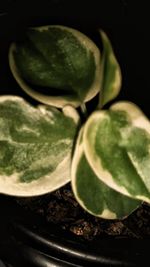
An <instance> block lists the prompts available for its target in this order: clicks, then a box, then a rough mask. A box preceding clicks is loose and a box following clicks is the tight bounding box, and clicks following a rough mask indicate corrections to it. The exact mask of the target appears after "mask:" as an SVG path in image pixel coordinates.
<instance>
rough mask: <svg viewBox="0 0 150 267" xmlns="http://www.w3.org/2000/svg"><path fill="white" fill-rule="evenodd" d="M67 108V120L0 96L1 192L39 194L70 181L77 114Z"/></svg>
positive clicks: (42, 108) (50, 110) (51, 111)
mask: <svg viewBox="0 0 150 267" xmlns="http://www.w3.org/2000/svg"><path fill="white" fill-rule="evenodd" d="M67 109H68V110H67V111H68V113H69V115H68V116H70V117H67V116H66V115H64V114H63V113H62V112H60V111H58V110H57V109H55V108H52V107H48V106H42V105H40V106H38V107H37V108H36V107H33V106H31V105H30V104H28V103H27V102H25V101H24V100H23V99H22V98H19V97H14V96H1V97H0V192H1V193H6V194H10V195H16V196H17V195H19V196H30V195H32V196H34V195H40V194H44V193H47V192H50V191H53V190H55V189H57V188H59V187H61V186H63V185H64V184H66V183H67V182H68V181H70V160H71V153H72V146H73V140H74V136H75V133H76V124H75V122H74V120H73V119H72V118H71V114H73V118H74V117H75V116H74V113H75V112H76V111H75V110H74V109H73V108H72V107H70V108H69V107H68V108H67ZM64 112H65V113H66V110H65V111H64Z"/></svg>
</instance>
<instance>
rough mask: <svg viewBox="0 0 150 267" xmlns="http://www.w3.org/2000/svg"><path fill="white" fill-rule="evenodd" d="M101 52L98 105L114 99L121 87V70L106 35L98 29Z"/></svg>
mask: <svg viewBox="0 0 150 267" xmlns="http://www.w3.org/2000/svg"><path fill="white" fill-rule="evenodd" d="M100 34H101V38H102V43H103V53H102V59H101V93H100V106H101V107H102V106H104V105H105V104H106V103H108V102H109V101H111V100H112V99H114V98H115V97H116V96H117V95H118V94H119V92H120V89H121V81H122V78H121V70H120V66H119V64H118V62H117V59H116V57H115V54H114V52H113V48H112V46H111V43H110V40H109V39H108V37H107V35H106V34H105V33H104V32H103V31H100Z"/></svg>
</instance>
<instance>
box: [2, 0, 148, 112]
mask: <svg viewBox="0 0 150 267" xmlns="http://www.w3.org/2000/svg"><path fill="white" fill-rule="evenodd" d="M0 12H1V13H7V14H5V15H4V14H3V15H1V16H0V69H1V74H0V92H1V94H8V93H12V94H19V95H23V96H24V97H26V95H25V94H24V93H23V92H22V91H21V90H20V88H19V87H18V86H17V85H16V83H15V81H14V80H13V78H12V76H11V74H10V71H9V67H8V61H7V53H8V47H9V44H10V42H11V41H12V40H16V39H17V38H19V36H20V35H21V33H22V31H23V28H24V27H26V26H28V25H34V26H35V25H40V24H62V25H66V26H71V27H74V28H76V29H79V30H80V31H82V32H84V33H86V34H87V35H88V36H90V37H91V38H92V39H93V40H94V41H95V42H96V43H97V44H98V45H100V38H99V35H98V31H97V30H98V29H99V28H102V29H103V30H104V31H106V33H107V34H108V36H109V38H110V40H111V42H112V45H113V48H114V51H115V54H116V56H117V59H118V61H119V63H120V65H121V69H122V76H123V85H122V90H121V93H120V95H119V97H118V99H124V100H125V99H126V100H130V101H133V102H135V103H136V104H138V105H139V106H140V107H141V108H142V109H143V110H144V112H145V113H146V114H147V115H148V116H150V109H149V76H150V75H149V69H150V67H149V51H150V40H149V26H148V20H149V8H148V4H146V1H145V2H144V1H129V0H109V1H108V0H105V1H101V0H99V1H98V0H97V1H96V0H92V1H88V0H87V1H85V0H80V1H71V0H70V1H69V0H42V1H38V0H37V1H34V0H30V1H23V0H21V1H19V0H18V1H1V2H0ZM27 98H28V97H27ZM28 99H29V98H28ZM118 99H117V100H118ZM29 100H30V99H29Z"/></svg>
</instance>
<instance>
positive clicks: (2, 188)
mask: <svg viewBox="0 0 150 267" xmlns="http://www.w3.org/2000/svg"><path fill="white" fill-rule="evenodd" d="M7 100H10V101H19V102H22V103H24V102H26V101H25V100H24V99H23V98H21V97H18V96H13V95H5V96H0V102H1V103H2V102H5V101H7ZM37 108H39V109H41V108H44V106H42V105H39V106H38V107H37ZM67 111H68V112H69V117H71V114H73V116H72V117H73V120H74V121H76V122H77V118H78V117H77V114H76V111H75V109H74V108H73V107H67ZM65 116H67V115H66V114H65ZM70 154H71V153H69V154H68V155H66V157H65V158H64V160H63V161H62V162H61V163H60V164H59V165H58V166H57V168H56V170H55V171H54V172H53V173H52V174H50V175H48V174H47V175H45V176H44V177H42V178H40V179H38V180H35V181H32V182H30V183H21V182H18V178H19V173H14V174H13V175H11V176H6V175H0V193H2V194H6V195H12V196H20V197H21V196H22V197H28V196H38V195H43V194H46V193H49V192H52V191H54V190H56V189H58V188H60V187H62V186H64V185H65V184H67V183H68V182H69V181H70V176H71V174H70V168H71V155H70Z"/></svg>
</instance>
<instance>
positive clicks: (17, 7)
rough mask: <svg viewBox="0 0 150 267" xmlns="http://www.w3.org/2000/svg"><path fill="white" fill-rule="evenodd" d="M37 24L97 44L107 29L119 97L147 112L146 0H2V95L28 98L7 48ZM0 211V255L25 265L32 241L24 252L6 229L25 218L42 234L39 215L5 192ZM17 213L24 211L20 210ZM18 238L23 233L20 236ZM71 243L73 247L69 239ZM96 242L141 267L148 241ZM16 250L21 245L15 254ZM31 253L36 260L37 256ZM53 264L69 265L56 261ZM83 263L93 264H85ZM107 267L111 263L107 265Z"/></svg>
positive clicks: (101, 249) (149, 111)
mask: <svg viewBox="0 0 150 267" xmlns="http://www.w3.org/2000/svg"><path fill="white" fill-rule="evenodd" d="M41 24H62V25H66V26H70V27H74V28H76V29H79V30H80V31H81V32H84V33H85V34H87V35H88V36H89V37H91V38H92V39H93V40H94V41H95V42H96V43H97V45H100V38H99V35H98V31H97V30H98V29H99V28H102V29H103V30H104V31H105V32H106V33H107V34H108V36H109V38H110V40H111V42H112V45H113V48H114V51H115V54H116V56H117V59H118V61H119V63H120V66H121V70H122V76H123V84H122V91H121V93H120V95H119V96H118V98H117V100H119V99H124V100H125V99H126V100H130V101H133V102H135V103H136V104H138V105H139V106H140V107H141V108H142V109H143V111H144V112H145V113H146V114H147V115H148V116H149V117H150V108H149V90H150V85H149V84H150V82H149V77H150V74H149V72H150V66H149V61H150V60H149V59H150V57H149V54H150V39H149V35H150V31H149V8H148V4H146V1H145V2H144V1H138V2H137V1H131V0H109V1H108V0H104V1H101V0H99V1H98V0H97V1H96V0H92V1H88V0H86V1H85V0H80V1H77V0H76V1H72V0H70V1H69V0H68V1H67V0H41V1H38V0H36V1H35V0H30V1H27V0H26V1H24V0H16V1H11V0H10V1H8V0H5V1H2V0H1V1H0V95H2V94H17V95H21V96H23V97H25V98H26V99H28V100H29V101H31V99H30V97H28V96H27V95H25V93H23V91H22V90H21V89H20V88H19V86H18V85H17V83H16V82H15V80H14V79H13V77H12V74H11V73H10V70H9V66H8V48H9V45H10V42H11V41H14V40H16V39H18V38H20V36H21V35H22V33H23V29H24V28H25V27H26V26H28V25H30V26H33V25H34V26H35V25H41ZM0 210H1V214H2V218H0V256H1V257H2V256H3V257H4V258H6V259H7V260H8V261H9V260H10V261H11V260H12V262H13V261H14V262H15V261H16V262H17V260H18V265H16V266H19V267H20V266H29V264H26V262H25V259H26V260H27V259H29V260H30V257H32V255H34V254H32V253H31V255H30V254H29V256H30V257H28V258H27V257H26V253H27V252H28V249H30V246H29V247H28V248H27V247H25V253H24V252H23V249H22V248H21V246H20V245H17V247H15V246H14V243H13V242H12V243H10V239H11V236H10V233H12V231H14V229H13V230H12V229H11V231H10V232H9V231H8V225H9V227H10V228H11V227H12V225H13V222H15V223H16V220H22V222H21V223H23V222H24V223H25V224H26V223H27V218H28V219H29V225H30V226H32V224H33V225H37V229H38V227H39V229H40V230H39V232H40V233H41V232H42V229H45V227H42V226H40V223H39V219H37V218H36V219H35V220H34V219H33V215H32V214H31V215H30V216H26V214H24V213H23V211H20V210H19V211H17V208H16V207H13V206H12V207H11V199H10V198H9V197H8V199H7V198H5V197H3V196H0ZM21 212H22V213H23V214H22V215H21ZM8 217H9V219H8ZM33 222H34V223H33ZM44 225H45V224H44ZM49 228H50V227H49ZM34 230H35V229H34ZM17 231H18V230H16V232H17ZM36 231H37V230H36ZM48 232H49V233H50V234H51V232H52V233H54V234H53V236H54V237H55V236H56V239H57V240H58V241H60V240H61V239H62V238H63V240H64V239H66V241H67V236H66V233H65V237H64V236H63V234H60V233H58V229H56V230H55V229H54V227H52V228H51V229H49V230H48ZM15 234H16V233H15V232H13V234H12V240H13V241H14V235H15ZM20 238H23V237H22V236H21V237H20ZM36 238H37V240H38V233H37V235H35V239H36ZM46 240H47V239H46ZM68 240H69V238H68ZM71 240H72V237H71ZM3 242H4V244H3V246H1V243H3ZM22 242H23V241H22ZM38 242H39V241H38ZM38 242H37V243H38ZM63 242H64V241H63ZM17 244H18V243H17ZM38 244H39V243H38ZM71 244H72V243H71ZM54 245H55V242H54ZM83 245H84V247H85V249H86V251H89V253H90V251H91V250H92V246H93V245H92V243H91V247H90V248H89V250H88V247H86V244H83ZM69 246H71V245H70V243H69ZM77 247H78V248H80V247H81V244H80V246H79V245H78V243H77ZM94 247H95V249H98V248H99V251H98V253H99V254H98V255H99V257H104V258H107V259H109V262H111V261H112V259H113V257H114V258H115V259H118V258H120V259H123V258H126V262H130V261H134V260H136V262H138V261H139V260H140V259H141V261H139V264H140V265H139V266H142V265H141V262H142V263H143V264H144V259H146V257H145V255H144V253H145V254H146V253H147V252H146V251H147V250H148V247H149V246H146V241H141V240H139V242H138V241H136V242H135V243H134V242H133V243H132V242H130V241H128V240H126V241H125V240H123V241H121V240H120V243H117V244H116V243H114V240H113V242H112V243H109V240H105V242H104V240H102V243H100V242H99V244H98V245H94V246H93V248H94ZM18 249H20V252H19V253H18ZM38 249H39V248H38ZM76 249H77V248H76ZM56 250H57V249H56ZM29 252H30V250H29ZM104 252H105V253H106V255H107V257H105V256H104V255H105V253H104ZM21 253H22V254H21ZM58 253H59V250H58ZM23 255H25V256H24V257H25V258H24V262H23V260H22V257H23ZM38 255H39V254H38ZM147 255H148V254H147ZM19 256H20V257H19ZM32 258H35V259H36V256H35V257H32ZM37 259H38V258H37ZM79 261H80V251H79ZM44 264H45V265H44ZM35 266H46V262H44V263H42V261H41V263H40V261H39V264H38V263H37V262H36V264H35ZM55 266H68V265H59V264H58V265H55ZM69 266H70V265H69ZM85 266H91V265H87V264H86V265H85ZM92 266H93V265H92ZM98 266H100V265H98ZM109 266H111V265H110V264H109ZM113 266H114V265H113ZM117 266H122V265H117ZM126 266H129V265H126ZM132 266H135V265H132ZM145 266H146V265H145Z"/></svg>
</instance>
